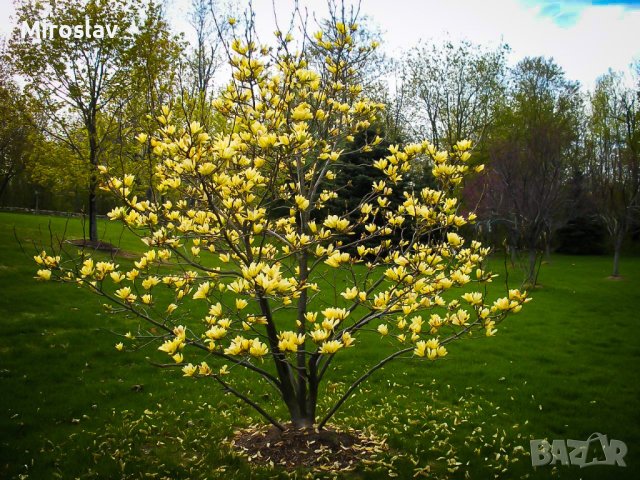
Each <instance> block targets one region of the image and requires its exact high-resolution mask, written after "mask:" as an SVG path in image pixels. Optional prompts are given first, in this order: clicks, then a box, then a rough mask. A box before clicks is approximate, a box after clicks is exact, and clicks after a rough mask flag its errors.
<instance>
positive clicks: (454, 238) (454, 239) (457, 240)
mask: <svg viewBox="0 0 640 480" xmlns="http://www.w3.org/2000/svg"><path fill="white" fill-rule="evenodd" d="M447 242H448V243H449V245H451V246H452V247H459V246H460V245H462V237H460V235H458V234H457V233H454V232H449V233H447Z"/></svg>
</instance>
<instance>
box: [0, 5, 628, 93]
mask: <svg viewBox="0 0 640 480" xmlns="http://www.w3.org/2000/svg"><path fill="white" fill-rule="evenodd" d="M166 1H167V3H168V11H169V14H170V18H171V19H172V23H173V25H174V27H175V28H176V30H187V29H188V28H189V27H188V24H187V22H186V21H185V20H184V16H185V12H186V11H187V10H188V4H189V0H166ZM236 1H237V3H238V4H240V5H247V4H248V1H247V0H236ZM346 1H347V3H350V0H346ZM12 4H13V1H12V0H0V35H5V36H6V35H7V34H8V33H9V32H10V31H11V29H12V28H13V26H14V23H13V20H12V18H11V15H12V14H13V5H12ZM293 4H294V2H293V0H253V5H254V9H255V11H256V19H257V20H256V23H257V28H258V33H259V35H260V39H261V41H262V42H266V41H268V40H269V36H270V35H271V33H272V32H273V31H274V30H275V24H274V21H273V7H274V6H275V10H276V12H277V14H278V18H279V19H280V22H281V24H286V20H287V19H288V18H289V15H290V12H291V11H292V5H293ZM299 4H300V6H301V7H302V8H303V9H305V8H306V10H307V11H308V12H309V14H310V16H312V15H314V14H315V15H316V16H318V17H322V16H323V15H324V14H326V11H327V7H326V0H299ZM360 12H361V14H366V15H367V16H369V17H370V18H371V19H372V21H373V23H374V24H376V25H377V26H378V27H379V28H380V30H381V31H382V32H383V37H382V38H383V45H384V50H385V52H386V53H388V54H390V55H396V56H397V55H399V54H400V53H401V52H402V51H406V50H407V49H410V48H411V47H412V46H415V45H416V44H417V43H418V42H419V41H420V40H423V41H426V42H428V41H440V40H442V39H443V38H449V39H452V40H459V39H466V40H470V41H471V42H474V43H480V44H483V45H485V46H489V47H492V46H497V45H499V44H500V43H501V42H504V43H507V44H508V45H509V46H510V47H511V54H510V61H511V62H512V63H515V62H517V61H518V60H519V59H521V58H523V57H525V56H538V55H543V56H547V57H553V58H554V59H555V61H556V62H557V63H558V64H559V65H560V66H561V67H562V68H563V69H564V71H565V73H566V75H567V77H568V78H569V79H571V80H578V81H579V82H580V83H581V84H582V85H583V87H584V88H587V89H591V88H592V87H593V85H594V84H595V80H596V78H597V77H598V76H599V75H602V74H603V73H605V72H606V71H607V70H608V69H609V68H611V69H613V70H623V71H624V70H628V68H629V64H630V63H631V62H632V61H640V0H626V1H624V0H617V1H608V0H589V1H587V0H565V1H554V0H361V3H360Z"/></svg>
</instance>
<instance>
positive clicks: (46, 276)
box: [36, 270, 51, 281]
mask: <svg viewBox="0 0 640 480" xmlns="http://www.w3.org/2000/svg"><path fill="white" fill-rule="evenodd" d="M37 273H38V276H37V277H36V278H37V279H38V280H45V281H46V280H50V279H51V270H38V272H37Z"/></svg>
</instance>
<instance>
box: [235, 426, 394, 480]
mask: <svg viewBox="0 0 640 480" xmlns="http://www.w3.org/2000/svg"><path fill="white" fill-rule="evenodd" d="M231 445H232V446H233V447H234V448H235V449H236V450H239V451H240V453H241V454H242V455H243V456H245V457H246V458H247V459H248V461H249V462H252V463H257V464H260V465H270V466H279V467H284V468H286V469H295V468H300V467H302V468H314V469H321V470H329V471H344V470H353V469H355V468H356V467H357V466H358V465H359V464H362V463H368V464H371V463H376V461H377V460H378V459H379V457H380V456H381V455H380V454H382V453H384V452H385V451H386V450H387V445H386V444H385V440H384V439H383V440H380V439H376V438H374V437H373V436H366V435H364V434H363V433H361V432H358V431H356V430H348V431H337V430H334V429H333V428H330V427H325V428H324V429H323V430H320V431H318V430H316V429H313V428H308V429H295V428H292V427H291V426H287V428H286V429H285V430H284V431H281V430H279V429H278V428H276V427H274V426H264V425H261V426H252V427H249V428H245V429H242V430H239V431H237V432H236V434H235V436H234V438H233V440H232V442H231Z"/></svg>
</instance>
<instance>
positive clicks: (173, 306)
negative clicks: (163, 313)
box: [167, 303, 178, 315]
mask: <svg viewBox="0 0 640 480" xmlns="http://www.w3.org/2000/svg"><path fill="white" fill-rule="evenodd" d="M176 308H178V306H177V305H176V304H175V303H170V304H169V305H168V306H167V313H168V314H169V315H171V314H172V313H173V312H174V311H175V309H176Z"/></svg>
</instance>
